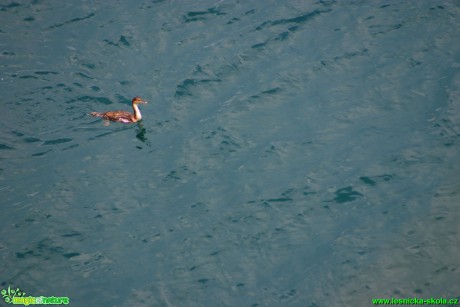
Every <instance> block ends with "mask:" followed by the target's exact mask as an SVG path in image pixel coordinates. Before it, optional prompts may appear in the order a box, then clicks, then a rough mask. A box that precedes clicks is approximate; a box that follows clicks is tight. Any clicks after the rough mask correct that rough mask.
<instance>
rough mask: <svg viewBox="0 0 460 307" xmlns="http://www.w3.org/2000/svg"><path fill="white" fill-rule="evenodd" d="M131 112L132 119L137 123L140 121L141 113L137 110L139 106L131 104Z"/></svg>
mask: <svg viewBox="0 0 460 307" xmlns="http://www.w3.org/2000/svg"><path fill="white" fill-rule="evenodd" d="M133 110H134V119H135V120H136V121H139V120H141V119H142V115H141V111H140V110H139V106H138V105H137V104H133Z"/></svg>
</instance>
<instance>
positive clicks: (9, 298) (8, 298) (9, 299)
mask: <svg viewBox="0 0 460 307" xmlns="http://www.w3.org/2000/svg"><path fill="white" fill-rule="evenodd" d="M1 293H2V296H3V299H4V300H5V302H6V303H8V304H13V300H14V298H15V297H24V296H25V295H26V293H25V292H24V291H22V290H21V289H19V288H16V290H14V289H12V288H11V286H8V290H5V289H3V290H2V291H1Z"/></svg>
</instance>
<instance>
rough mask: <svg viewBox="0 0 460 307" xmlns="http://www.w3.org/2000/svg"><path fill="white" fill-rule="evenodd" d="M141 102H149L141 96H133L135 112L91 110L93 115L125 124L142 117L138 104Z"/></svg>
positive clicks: (134, 121)
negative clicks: (100, 111)
mask: <svg viewBox="0 0 460 307" xmlns="http://www.w3.org/2000/svg"><path fill="white" fill-rule="evenodd" d="M140 103H147V101H145V100H143V99H142V98H141V97H139V96H136V97H134V98H133V101H132V105H133V111H134V113H130V112H128V111H109V112H104V113H99V112H91V115H92V116H95V117H102V118H103V119H106V120H110V121H113V122H119V123H124V124H130V123H136V122H138V121H140V120H141V119H142V115H141V111H140V110H139V106H138V104H140Z"/></svg>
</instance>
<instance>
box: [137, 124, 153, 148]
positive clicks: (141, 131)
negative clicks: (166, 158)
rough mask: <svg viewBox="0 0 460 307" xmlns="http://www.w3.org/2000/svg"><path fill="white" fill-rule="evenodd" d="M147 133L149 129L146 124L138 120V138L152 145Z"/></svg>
mask: <svg viewBox="0 0 460 307" xmlns="http://www.w3.org/2000/svg"><path fill="white" fill-rule="evenodd" d="M146 133H147V130H146V129H145V128H144V125H143V124H142V121H139V122H137V129H136V138H137V139H138V140H139V141H141V142H142V143H144V144H146V145H150V142H149V140H148V139H147V137H146V136H145V135H146Z"/></svg>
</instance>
